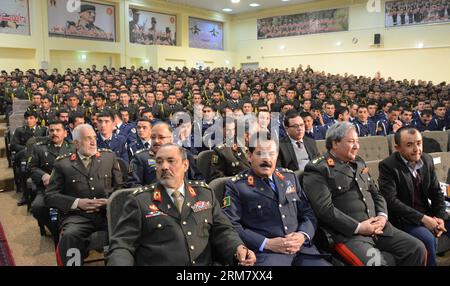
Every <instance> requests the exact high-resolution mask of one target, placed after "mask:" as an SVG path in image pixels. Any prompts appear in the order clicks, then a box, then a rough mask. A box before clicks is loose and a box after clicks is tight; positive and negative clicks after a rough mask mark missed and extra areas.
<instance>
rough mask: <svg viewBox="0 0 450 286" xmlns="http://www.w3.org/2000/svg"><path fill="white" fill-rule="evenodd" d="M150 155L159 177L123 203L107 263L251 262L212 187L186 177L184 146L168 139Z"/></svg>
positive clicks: (252, 254)
mask: <svg viewBox="0 0 450 286" xmlns="http://www.w3.org/2000/svg"><path fill="white" fill-rule="evenodd" d="M155 159H156V172H157V180H158V181H157V182H156V183H154V184H152V185H150V186H148V187H145V188H140V189H138V190H137V191H135V192H134V193H133V194H132V195H130V198H129V200H128V201H127V202H126V203H125V205H124V208H123V213H122V215H121V217H120V219H119V221H118V223H117V225H116V226H115V228H114V232H113V233H112V234H111V239H110V244H109V245H110V247H109V253H108V257H107V261H108V263H107V264H108V265H109V266H133V265H137V266H151V265H160V266H168V265H170V266H187V265H189V266H194V265H199V266H202V265H212V264H213V262H215V261H216V262H221V263H224V264H226V265H227V264H228V265H229V264H234V263H235V262H238V263H240V264H241V265H248V266H251V265H253V264H254V262H255V254H254V253H253V252H252V251H251V250H249V249H247V248H246V247H245V246H244V244H243V243H242V240H241V239H240V238H239V235H238V234H237V233H236V231H235V230H234V229H233V227H232V226H231V224H230V222H229V220H228V219H227V218H226V216H225V215H224V214H223V213H222V210H221V209H220V205H219V202H218V200H217V199H216V198H215V195H214V192H213V191H212V190H211V189H209V187H208V186H207V185H206V184H205V183H203V182H199V181H187V180H186V179H185V173H186V171H187V170H188V168H189V161H188V160H187V154H186V150H185V149H184V148H182V147H180V146H178V145H175V144H172V143H169V144H166V145H163V146H161V147H160V148H159V150H158V152H157V153H156V157H155ZM213 253H214V260H213V256H212V254H213ZM235 260H237V261H235Z"/></svg>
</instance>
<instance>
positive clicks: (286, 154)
mask: <svg viewBox="0 0 450 286" xmlns="http://www.w3.org/2000/svg"><path fill="white" fill-rule="evenodd" d="M303 143H304V145H305V148H306V152H307V153H308V157H309V160H313V159H314V158H316V157H319V156H320V154H319V151H318V150H317V146H316V141H314V139H311V138H309V137H306V136H304V137H303ZM277 165H279V166H280V167H283V168H287V169H289V170H292V171H297V170H298V162H297V157H296V156H295V151H294V147H293V146H292V143H291V139H290V137H289V136H286V137H283V138H281V139H280V154H278V164H277Z"/></svg>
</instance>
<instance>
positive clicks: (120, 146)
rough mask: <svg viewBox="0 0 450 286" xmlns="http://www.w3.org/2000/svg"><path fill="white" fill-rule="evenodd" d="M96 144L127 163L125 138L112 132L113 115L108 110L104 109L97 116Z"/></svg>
mask: <svg viewBox="0 0 450 286" xmlns="http://www.w3.org/2000/svg"><path fill="white" fill-rule="evenodd" d="M97 120H98V122H97V128H98V133H97V146H98V148H101V149H109V150H111V151H113V152H114V153H115V154H116V156H117V158H119V159H121V160H122V161H123V162H125V164H126V165H128V163H129V159H128V152H127V138H126V137H124V136H122V135H120V134H119V135H117V134H115V133H113V126H114V115H113V114H112V113H111V112H110V111H104V112H102V113H99V115H98V116H97Z"/></svg>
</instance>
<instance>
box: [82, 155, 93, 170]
mask: <svg viewBox="0 0 450 286" xmlns="http://www.w3.org/2000/svg"><path fill="white" fill-rule="evenodd" d="M82 161H83V165H84V166H85V167H86V169H88V170H89V166H90V164H91V157H84V158H83V160H82Z"/></svg>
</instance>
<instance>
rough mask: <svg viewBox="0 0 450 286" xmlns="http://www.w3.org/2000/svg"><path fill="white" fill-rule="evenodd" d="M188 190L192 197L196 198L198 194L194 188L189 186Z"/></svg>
mask: <svg viewBox="0 0 450 286" xmlns="http://www.w3.org/2000/svg"><path fill="white" fill-rule="evenodd" d="M188 190H189V194H190V195H191V197H193V198H195V197H196V196H197V193H196V192H195V191H194V188H193V187H192V186H189V187H188Z"/></svg>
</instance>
